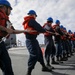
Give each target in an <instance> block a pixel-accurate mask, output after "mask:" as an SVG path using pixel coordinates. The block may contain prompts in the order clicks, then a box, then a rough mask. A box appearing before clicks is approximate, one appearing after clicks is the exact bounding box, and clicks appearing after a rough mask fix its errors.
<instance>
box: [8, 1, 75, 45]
mask: <svg viewBox="0 0 75 75" xmlns="http://www.w3.org/2000/svg"><path fill="white" fill-rule="evenodd" d="M8 1H9V2H10V3H11V6H12V7H13V10H12V11H11V15H10V16H9V17H10V21H11V22H12V23H13V26H14V28H15V29H19V30H23V25H22V23H23V21H24V19H23V18H24V17H25V16H27V13H28V11H29V10H35V11H36V13H37V18H36V20H37V22H38V23H40V25H41V26H43V24H44V23H45V22H46V20H47V18H48V17H52V18H53V20H54V23H55V21H56V20H57V19H58V20H60V22H61V24H60V25H63V26H64V27H66V28H67V31H68V30H72V32H74V31H75V25H74V24H75V23H74V22H75V0H8ZM54 23H53V24H54ZM37 39H38V41H39V43H41V44H42V43H44V37H43V34H40V35H39V36H38V37H37ZM17 40H20V41H22V44H23V45H24V43H25V35H24V34H17Z"/></svg>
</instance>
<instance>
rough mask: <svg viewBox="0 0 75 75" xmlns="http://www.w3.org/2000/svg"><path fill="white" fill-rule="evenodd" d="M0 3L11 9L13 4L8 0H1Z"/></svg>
mask: <svg viewBox="0 0 75 75" xmlns="http://www.w3.org/2000/svg"><path fill="white" fill-rule="evenodd" d="M0 5H5V6H7V7H10V9H11V10H12V7H11V4H10V3H9V2H8V1H7V0H0Z"/></svg>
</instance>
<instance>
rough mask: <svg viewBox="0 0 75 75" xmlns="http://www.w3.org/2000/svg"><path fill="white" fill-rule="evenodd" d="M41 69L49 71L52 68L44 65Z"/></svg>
mask: <svg viewBox="0 0 75 75" xmlns="http://www.w3.org/2000/svg"><path fill="white" fill-rule="evenodd" d="M42 71H44V72H51V71H52V69H51V68H49V67H46V66H44V67H42Z"/></svg>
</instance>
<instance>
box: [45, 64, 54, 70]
mask: <svg viewBox="0 0 75 75" xmlns="http://www.w3.org/2000/svg"><path fill="white" fill-rule="evenodd" d="M46 67H47V68H50V69H55V68H54V67H53V66H51V65H50V64H47V65H46Z"/></svg>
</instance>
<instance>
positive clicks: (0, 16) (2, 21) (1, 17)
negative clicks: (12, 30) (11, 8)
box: [0, 9, 9, 37]
mask: <svg viewBox="0 0 75 75" xmlns="http://www.w3.org/2000/svg"><path fill="white" fill-rule="evenodd" d="M8 19H9V18H8V16H7V15H6V14H5V12H3V11H2V10H1V9H0V25H1V26H4V27H6V21H7V20H8ZM6 35H7V32H5V31H1V30H0V37H4V36H6Z"/></svg>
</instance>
